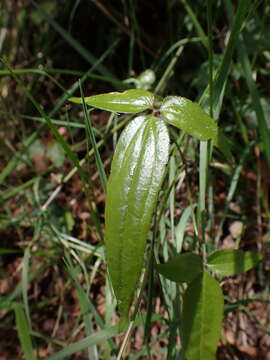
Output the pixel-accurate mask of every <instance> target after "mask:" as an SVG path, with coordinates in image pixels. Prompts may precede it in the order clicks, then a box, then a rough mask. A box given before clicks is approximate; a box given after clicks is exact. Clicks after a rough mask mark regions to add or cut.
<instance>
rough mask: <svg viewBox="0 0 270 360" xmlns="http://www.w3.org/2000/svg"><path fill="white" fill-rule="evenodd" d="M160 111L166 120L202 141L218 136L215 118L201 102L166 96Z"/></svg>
mask: <svg viewBox="0 0 270 360" xmlns="http://www.w3.org/2000/svg"><path fill="white" fill-rule="evenodd" d="M160 113H161V116H162V118H163V119H164V120H165V121H166V122H168V123H169V124H172V125H174V126H176V127H177V128H179V129H181V130H184V131H185V132H187V133H188V134H189V135H192V136H194V137H195V138H197V139H199V140H201V141H206V140H209V139H216V137H217V125H216V123H215V122H214V120H213V119H212V118H211V117H210V116H209V115H207V113H206V112H205V111H204V110H203V109H202V108H201V106H200V105H199V104H197V103H194V102H192V101H190V100H188V99H186V98H183V97H180V96H169V97H166V98H165V99H164V100H163V103H162V105H161V109H160Z"/></svg>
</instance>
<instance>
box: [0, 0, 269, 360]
mask: <svg viewBox="0 0 270 360" xmlns="http://www.w3.org/2000/svg"><path fill="white" fill-rule="evenodd" d="M8 3H9V2H8V1H7V0H4V2H3V4H0V12H1V13H2V14H3V16H2V17H1V19H0V40H1V41H0V50H1V62H0V104H1V109H0V115H1V118H2V121H1V124H0V134H1V136H0V209H1V210H0V233H1V239H2V243H1V249H0V256H1V259H0V264H1V271H0V290H1V293H0V331H3V332H4V334H5V335H6V337H7V338H8V337H9V336H12V346H13V350H12V352H11V351H10V345H11V343H9V341H8V340H5V341H4V337H3V336H2V340H1V344H0V347H1V348H2V347H3V349H4V350H3V351H5V352H6V353H5V355H6V357H7V358H8V356H9V357H11V356H17V358H23V357H24V358H25V359H34V358H37V359H42V358H44V359H47V360H56V359H75V356H76V355H75V354H77V356H78V359H120V358H126V359H130V360H133V359H139V358H149V359H157V358H159V359H163V358H164V359H165V358H166V359H176V358H177V357H178V358H180V356H181V355H180V354H181V345H180V344H181V343H180V340H179V339H180V337H181V334H182V330H183V329H182V324H181V299H182V296H183V293H184V291H185V286H183V285H181V286H178V285H176V284H175V283H172V282H171V281H169V280H166V279H165V278H163V277H161V276H158V275H157V274H156V272H155V268H154V266H153V265H154V262H155V261H156V262H164V261H166V260H167V259H169V258H171V257H172V256H173V255H175V254H176V253H179V252H186V251H195V252H200V253H202V255H203V256H206V254H207V253H210V252H211V251H212V250H214V249H216V248H219V247H226V246H228V244H227V243H226V239H227V241H228V237H229V241H230V246H232V247H238V246H239V247H240V248H243V249H248V250H255V251H256V250H260V251H262V252H264V251H266V249H267V246H268V243H269V241H270V223H269V216H270V210H269V209H270V206H269V171H270V170H269V168H270V152H269V151H270V150H269V149H270V147H269V143H270V123H269V109H270V102H269V89H268V83H269V67H268V65H267V64H268V62H269V58H270V55H269V54H270V45H269V44H270V42H269V41H268V40H269V39H270V37H269V29H268V27H267V26H268V25H267V24H268V23H269V18H270V7H269V4H268V3H267V1H256V2H254V3H252V4H251V2H250V1H249V0H248V1H247V0H240V1H239V2H231V1H230V0H227V1H225V2H213V1H210V0H209V1H207V3H206V4H204V3H200V2H189V1H184V0H181V1H180V0H179V1H170V0H167V1H165V2H164V1H163V2H161V1H160V2H159V1H157V3H155V4H154V3H152V2H148V3H144V4H142V3H141V2H139V1H126V2H119V3H118V4H112V3H110V2H106V1H102V2H101V1H90V0H89V1H85V2H83V1H77V2H76V3H75V2H70V1H67V2H64V1H60V2H59V3H56V4H53V3H54V2H53V1H52V0H47V1H44V2H41V3H40V2H38V3H35V2H31V3H30V4H29V5H27V7H26V8H23V7H21V5H20V4H18V6H17V8H16V9H15V10H14V17H13V16H12V14H11V12H10V11H8V9H9V7H8V6H9V4H8ZM236 4H237V7H236ZM5 29H8V31H6V30H5ZM150 68H151V69H153V70H154V71H155V74H156V78H157V80H156V82H155V83H154V84H153V87H152V89H150V90H152V91H153V92H155V93H156V94H157V95H158V96H166V95H167V94H175V95H181V96H184V97H187V98H190V99H191V100H194V101H198V102H200V103H201V105H202V106H203V107H204V108H205V109H206V110H207V111H208V112H209V113H210V114H212V116H213V118H214V120H215V121H217V122H218V124H219V126H220V128H221V130H222V134H223V135H224V136H226V139H227V140H226V141H227V143H228V144H229V153H228V151H227V153H226V151H223V152H220V151H217V150H215V148H214V147H213V145H212V144H211V143H207V142H201V143H199V142H198V141H197V140H194V139H192V138H190V137H188V136H187V135H185V134H180V133H179V132H178V131H176V130H175V129H170V132H171V133H170V135H171V139H172V140H171V159H170V162H169V166H168V169H167V175H166V178H165V180H164V184H163V187H162V190H161V191H160V198H159V199H160V201H159V205H158V207H157V210H156V213H155V216H154V219H153V227H152V231H151V233H150V234H149V242H148V248H147V249H148V253H149V254H150V255H151V256H150V258H149V259H148V261H146V263H145V269H146V268H147V271H148V275H149V281H146V286H145V288H144V289H143V290H141V292H140V293H139V294H137V295H138V297H139V299H140V300H141V302H140V303H139V302H138V303H137V305H138V306H137V308H136V311H135V312H136V314H135V315H136V316H134V319H133V320H134V321H132V322H131V323H130V327H129V330H130V332H129V333H128V336H127V337H126V338H125V339H124V337H123V335H120V334H118V330H117V326H116V324H117V322H118V313H117V305H116V302H115V299H114V295H113V291H112V288H111V283H110V279H109V277H108V275H107V272H106V258H105V250H104V202H105V196H106V184H107V177H108V176H109V173H110V162H111V159H112V155H113V151H114V148H115V145H116V142H117V139H118V138H119V135H120V133H121V131H122V129H123V128H124V126H125V125H126V124H127V123H128V122H129V120H130V116H127V115H118V114H114V115H112V116H110V114H109V113H105V112H97V111H89V109H87V108H86V106H85V104H84V106H79V105H74V104H71V103H69V102H68V98H69V97H71V96H89V95H91V94H97V93H101V92H106V91H120V90H124V89H126V88H127V87H128V85H127V83H125V82H124V80H125V79H127V78H130V77H136V76H138V75H139V74H140V73H141V72H142V71H144V70H146V69H150ZM40 144H41V145H40ZM55 144H56V146H55V148H54V149H55V150H54V153H53V155H55V156H56V157H57V159H58V161H60V163H59V162H57V160H55V158H54V157H53V156H52V157H48V154H49V150H48V149H49V147H50V146H51V145H55ZM230 152H231V153H232V159H229V158H230V156H231V155H230ZM224 154H225V155H224ZM226 154H227V155H226ZM59 159H60V160H59ZM59 164H60V165H59ZM236 222H240V223H241V224H242V226H243V231H242V232H241V234H239V235H238V237H236V238H234V237H233V236H232V235H231V233H230V231H231V230H230V229H231V227H230V226H231V225H233V224H235V223H236ZM240 279H241V282H240V284H241V286H242V290H241V291H242V293H241V296H242V298H240V291H239V294H238V295H239V298H238V297H237V296H236V297H234V296H235V295H232V294H235V292H233V288H232V285H231V284H230V281H227V280H224V283H223V285H224V289H225V295H226V305H225V312H226V316H228V313H229V312H231V311H233V312H234V315H235V319H237V316H241V315H239V314H241V311H242V312H243V313H244V314H245V316H247V317H248V318H250V319H253V320H254V319H255V323H256V324H257V325H252V326H254V328H253V329H252V330H251V331H253V333H256V331H257V329H260V331H262V332H263V334H264V335H265V336H269V330H270V329H268V327H267V325H265V317H266V315H265V314H267V312H268V310H269V309H268V308H267V302H268V301H269V280H268V278H267V267H266V266H265V263H262V264H261V265H260V267H258V268H256V270H253V272H252V276H250V279H251V280H250V285H249V286H250V289H251V290H252V294H253V295H250V294H249V293H248V292H247V291H246V290H245V287H244V284H245V282H246V281H247V279H249V274H248V275H247V277H245V276H244V275H243V276H242V277H241V278H240ZM256 299H257V300H258V299H259V300H258V301H260V303H261V304H264V305H263V306H264V307H263V308H259V307H258V308H256V306H257V302H258V301H257V300H256ZM255 300H256V301H257V302H256V301H255ZM252 306H253V307H255V310H256V309H259V310H258V311H261V312H259V315H257V313H256V312H254V313H253V310H252ZM255 314H256V315H255ZM226 319H227V318H226V317H225V321H226ZM245 324H246V326H251V325H250V323H249V322H248V321H246V323H245ZM235 328H236V329H237V330H236V331H239V328H238V327H237V320H235V323H234V327H233V329H235ZM234 331H235V330H234ZM236 337H237V334H236ZM226 341H227V340H226V332H224V338H223V340H222V344H223V345H224V346H223V347H222V348H221V347H220V350H219V354H221V352H222V351H225V352H227V356H232V355H229V354H230V351H231V350H230V349H229V347H228V346H227V345H226ZM258 341H259V340H258ZM121 344H122V348H121ZM2 345H3V346H2ZM233 345H234V346H235V348H236V349H237V348H238V349H240V348H241V345H242V344H241V343H237V342H236V343H235V344H233ZM250 346H253V345H252V344H251V345H250ZM253 347H254V348H255V346H253ZM255 350H256V351H257V355H256V356H257V357H258V358H259V357H260V356H261V357H262V358H263V356H266V350H264V348H263V347H262V349H261V350H258V349H255ZM259 351H261V353H260V352H259ZM264 351H265V352H264ZM234 355H235V356H236V354H234ZM158 356H159V357H158ZM219 356H221V355H219ZM231 358H232V357H231ZM236 358H237V357H236ZM239 359H240V357H239Z"/></svg>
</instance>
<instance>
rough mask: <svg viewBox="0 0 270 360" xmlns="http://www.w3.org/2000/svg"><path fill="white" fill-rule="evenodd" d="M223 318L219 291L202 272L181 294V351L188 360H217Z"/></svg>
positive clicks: (221, 297)
mask: <svg viewBox="0 0 270 360" xmlns="http://www.w3.org/2000/svg"><path fill="white" fill-rule="evenodd" d="M222 317H223V295H222V291H221V289H220V287H219V284H218V282H217V281H216V280H215V279H213V278H212V277H211V276H210V275H209V274H208V272H206V271H205V272H203V273H201V274H200V275H199V276H198V277H197V278H196V279H195V280H194V281H193V282H192V283H191V284H190V285H189V287H188V288H187V290H186V293H185V294H184V305H183V347H184V352H185V356H186V359H187V360H206V359H207V360H214V359H216V355H215V354H216V349H217V345H218V341H219V337H220V330H221V324H222Z"/></svg>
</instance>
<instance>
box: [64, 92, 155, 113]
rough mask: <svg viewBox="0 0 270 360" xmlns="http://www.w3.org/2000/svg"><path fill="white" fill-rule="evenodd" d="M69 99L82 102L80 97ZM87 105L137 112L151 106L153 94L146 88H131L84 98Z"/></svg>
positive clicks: (123, 111) (117, 110) (110, 109)
mask: <svg viewBox="0 0 270 360" xmlns="http://www.w3.org/2000/svg"><path fill="white" fill-rule="evenodd" d="M69 100H70V101H72V102H74V103H78V104H82V98H77V97H72V98H70V99H69ZM84 101H85V103H86V104H87V105H90V106H93V107H95V108H97V109H102V110H108V111H112V112H119V113H138V112H141V111H144V110H146V109H149V108H151V107H152V106H153V102H154V95H153V94H152V93H151V92H149V91H146V90H140V89H131V90H126V91H124V92H111V93H107V94H99V95H94V96H89V97H86V98H84Z"/></svg>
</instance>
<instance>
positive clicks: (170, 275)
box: [156, 253, 201, 282]
mask: <svg viewBox="0 0 270 360" xmlns="http://www.w3.org/2000/svg"><path fill="white" fill-rule="evenodd" d="M156 269H157V271H158V273H159V274H161V275H163V276H164V277H166V278H167V279H169V280H172V281H175V282H190V281H192V280H194V279H195V278H196V276H198V274H199V273H200V271H201V258H200V256H199V255H197V254H193V253H187V254H178V255H177V256H175V257H174V258H173V259H172V260H169V261H168V262H167V263H166V264H157V265H156Z"/></svg>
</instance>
